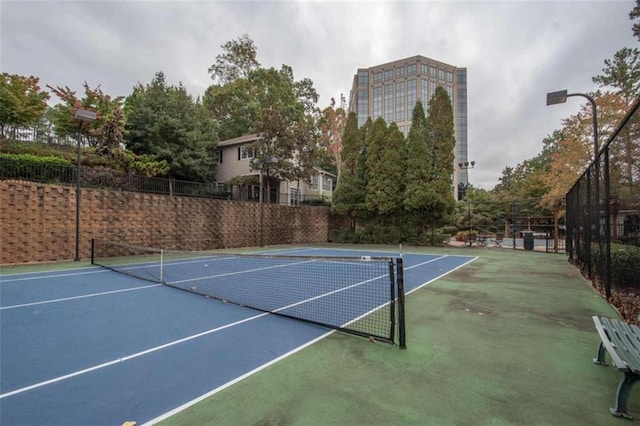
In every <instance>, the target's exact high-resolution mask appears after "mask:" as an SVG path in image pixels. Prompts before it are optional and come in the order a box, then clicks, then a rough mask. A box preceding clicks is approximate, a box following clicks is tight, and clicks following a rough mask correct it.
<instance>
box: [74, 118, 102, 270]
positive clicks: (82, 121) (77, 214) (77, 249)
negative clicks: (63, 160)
mask: <svg viewBox="0 0 640 426" xmlns="http://www.w3.org/2000/svg"><path fill="white" fill-rule="evenodd" d="M97 116H98V115H97V114H96V113H95V112H93V111H87V110H85V109H78V110H76V114H75V119H76V120H78V122H79V123H80V124H78V145H77V151H76V256H75V258H74V260H75V261H76V262H77V261H79V260H80V139H81V138H82V123H90V122H92V121H94V120H95V119H96V118H97Z"/></svg>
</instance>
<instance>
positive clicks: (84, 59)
mask: <svg viewBox="0 0 640 426" xmlns="http://www.w3.org/2000/svg"><path fill="white" fill-rule="evenodd" d="M634 5H635V2H634V1H633V0H625V1H611V0H602V1H571V2H567V1H495V2H489V1H464V2H463V1H402V2H390V1H377V2H365V1H326V2H320V1H286V2H285V1H251V2H248V1H225V2H221V1H168V0H165V1H153V0H150V1H128V2H120V1H109V0H85V1H57V0H49V1H31V0H20V1H7V0H1V1H0V16H1V18H0V19H1V22H0V40H1V41H0V55H1V56H0V63H1V70H2V72H8V73H11V74H20V75H34V76H37V77H39V78H40V83H41V86H42V87H45V85H46V84H49V85H52V86H69V87H70V88H72V89H74V90H77V91H78V92H79V94H82V91H81V89H82V83H83V82H84V81H87V82H88V83H89V85H90V86H91V87H95V86H97V85H100V86H101V88H102V90H103V91H104V92H105V93H107V94H109V95H112V96H119V95H124V96H126V95H128V94H129V93H130V92H131V90H132V88H133V86H134V85H136V84H137V83H138V82H141V83H143V84H146V83H149V82H150V81H151V79H152V78H153V76H154V74H155V73H156V72H157V71H163V72H164V73H165V75H166V77H167V79H168V81H169V82H170V83H171V84H177V83H178V82H182V83H183V84H184V85H185V86H186V87H187V89H188V91H189V93H191V94H192V95H194V96H197V95H202V94H203V93H204V90H205V89H206V88H207V87H208V86H209V85H210V84H211V83H212V81H211V79H210V77H209V74H208V72H207V69H208V68H209V67H210V66H211V65H212V64H213V63H214V62H215V57H216V55H218V54H220V53H221V49H220V46H221V45H222V44H224V43H225V42H227V41H229V40H232V39H237V38H238V37H240V36H241V35H243V34H247V35H249V37H250V38H251V39H252V40H254V42H255V43H256V46H257V48H258V60H259V62H260V63H261V64H262V66H264V67H276V68H280V66H281V65H282V64H287V65H290V66H291V67H292V68H293V71H294V76H295V78H296V79H302V78H305V77H308V78H310V79H311V80H313V82H314V86H315V88H316V89H317V91H318V93H319V94H320V101H319V106H320V107H321V108H324V107H326V106H328V104H329V101H330V98H331V97H335V98H338V97H339V96H340V93H344V94H345V96H347V99H348V96H349V90H350V88H351V81H352V78H353V75H354V74H355V73H356V70H357V68H368V67H371V66H374V65H380V64H383V63H386V62H391V61H394V60H397V59H402V58H405V57H409V56H414V55H423V56H427V57H429V58H432V59H436V60H438V61H442V62H445V63H448V64H451V65H454V66H457V67H466V68H467V78H468V83H467V84H468V112H469V123H468V132H469V133H468V138H469V142H468V143H469V145H468V146H469V159H470V160H475V161H476V167H475V169H474V170H471V171H470V181H471V183H472V184H474V185H475V186H479V187H483V188H486V189H491V188H493V186H494V185H495V184H497V183H498V178H499V177H500V174H501V171H502V170H503V169H504V167H505V166H507V165H508V166H515V165H516V164H518V163H520V162H522V161H523V160H525V159H528V158H531V157H533V156H535V155H537V154H538V153H539V152H540V151H541V149H542V140H543V138H544V137H545V136H547V135H549V134H550V133H551V132H553V130H554V129H558V128H560V126H561V119H562V118H564V117H568V116H569V115H572V114H575V113H576V112H578V110H579V108H580V104H581V102H582V100H583V99H582V98H570V99H569V100H568V102H567V103H566V104H563V105H555V106H552V107H547V106H546V105H545V95H546V93H547V92H549V91H555V90H562V89H568V90H569V91H570V92H587V91H593V90H596V88H597V87H596V86H595V85H594V84H593V82H592V80H591V79H592V77H593V76H595V75H598V74H600V73H601V70H602V68H603V66H604V60H605V59H607V58H612V57H613V55H614V53H615V52H616V51H617V50H619V49H621V48H623V47H636V46H637V45H638V42H637V40H636V39H635V38H634V37H633V35H632V32H631V26H632V21H631V20H629V12H630V11H631V10H632V9H633V7H634ZM54 99H55V96H54Z"/></svg>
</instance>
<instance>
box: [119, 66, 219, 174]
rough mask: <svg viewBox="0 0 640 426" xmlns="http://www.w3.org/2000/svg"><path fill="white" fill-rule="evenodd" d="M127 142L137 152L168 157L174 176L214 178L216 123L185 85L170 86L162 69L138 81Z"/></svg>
mask: <svg viewBox="0 0 640 426" xmlns="http://www.w3.org/2000/svg"><path fill="white" fill-rule="evenodd" d="M125 113H126V125H125V128H126V131H127V137H126V144H127V148H128V149H130V150H131V151H133V152H134V153H135V154H140V155H148V156H151V158H153V159H154V160H156V161H162V160H165V161H166V162H167V163H168V164H169V166H170V174H171V176H173V177H176V178H179V179H185V180H197V181H210V180H212V179H213V176H214V172H215V164H216V162H215V161H214V160H215V154H214V152H215V145H216V141H217V137H216V134H215V131H214V126H213V122H212V121H211V119H210V118H209V115H208V114H207V113H206V111H204V109H203V106H202V104H201V103H200V102H199V101H194V100H193V98H192V97H191V96H190V95H189V94H188V93H187V91H186V89H185V87H184V86H183V85H182V84H179V85H178V86H173V85H169V84H168V83H167V81H166V78H165V75H164V73H162V72H158V73H156V74H155V76H154V78H153V80H152V81H151V83H149V84H147V85H145V86H143V85H142V84H138V85H137V86H136V87H134V89H133V93H132V94H131V95H130V96H129V97H128V98H127V101H126V107H125Z"/></svg>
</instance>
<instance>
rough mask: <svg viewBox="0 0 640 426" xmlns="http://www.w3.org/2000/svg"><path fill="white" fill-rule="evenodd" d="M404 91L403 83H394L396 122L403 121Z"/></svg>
mask: <svg viewBox="0 0 640 426" xmlns="http://www.w3.org/2000/svg"><path fill="white" fill-rule="evenodd" d="M404 102H405V90H404V81H400V82H398V83H396V120H395V121H396V122H400V121H404V107H405V105H404Z"/></svg>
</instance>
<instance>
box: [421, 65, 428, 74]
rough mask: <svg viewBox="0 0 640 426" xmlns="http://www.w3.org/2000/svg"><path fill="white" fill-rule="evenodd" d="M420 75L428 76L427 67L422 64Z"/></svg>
mask: <svg viewBox="0 0 640 426" xmlns="http://www.w3.org/2000/svg"><path fill="white" fill-rule="evenodd" d="M422 74H424V75H428V74H429V66H428V65H427V64H422Z"/></svg>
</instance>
